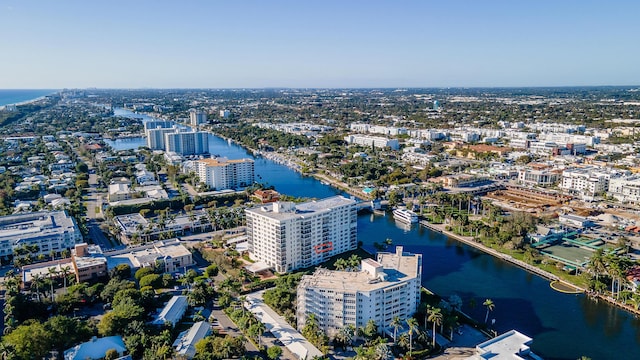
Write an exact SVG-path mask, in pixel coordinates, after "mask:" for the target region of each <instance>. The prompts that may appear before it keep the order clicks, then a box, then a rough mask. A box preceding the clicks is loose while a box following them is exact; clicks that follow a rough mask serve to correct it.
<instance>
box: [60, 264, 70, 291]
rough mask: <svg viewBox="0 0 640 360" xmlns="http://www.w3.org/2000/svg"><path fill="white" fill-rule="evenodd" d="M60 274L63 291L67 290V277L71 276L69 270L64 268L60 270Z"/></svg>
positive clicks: (66, 267)
mask: <svg viewBox="0 0 640 360" xmlns="http://www.w3.org/2000/svg"><path fill="white" fill-rule="evenodd" d="M60 272H61V273H62V279H63V281H64V289H65V290H67V277H68V276H69V274H71V268H70V267H68V266H64V267H62V268H60Z"/></svg>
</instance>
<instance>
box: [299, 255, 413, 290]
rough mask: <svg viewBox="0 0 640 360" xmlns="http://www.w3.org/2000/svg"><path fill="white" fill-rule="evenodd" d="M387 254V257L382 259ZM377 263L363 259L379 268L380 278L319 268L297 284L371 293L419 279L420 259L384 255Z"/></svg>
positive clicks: (361, 273)
mask: <svg viewBox="0 0 640 360" xmlns="http://www.w3.org/2000/svg"><path fill="white" fill-rule="evenodd" d="M386 255H388V256H386ZM378 260H381V261H378V262H376V261H374V260H373V259H364V260H362V261H363V262H367V263H368V264H369V265H371V266H374V267H375V266H379V265H382V267H383V270H382V272H381V275H382V276H379V277H374V276H373V275H372V274H370V273H369V272H367V271H362V270H360V271H356V272H353V271H338V270H328V269H323V268H319V269H317V270H316V271H315V272H314V273H313V274H312V275H305V276H303V278H302V280H301V282H300V284H301V285H304V286H309V287H314V288H315V287H318V288H323V289H336V290H352V291H373V290H376V289H380V288H384V287H387V286H390V285H393V284H396V283H398V282H404V281H408V280H411V279H414V278H416V277H418V276H419V274H418V269H419V268H420V266H421V264H420V262H421V261H422V257H421V256H420V255H416V254H407V253H405V255H404V256H401V257H398V256H397V255H396V254H395V253H389V254H385V256H384V257H383V258H382V259H380V254H379V258H378Z"/></svg>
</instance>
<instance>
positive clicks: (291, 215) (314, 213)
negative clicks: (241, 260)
mask: <svg viewBox="0 0 640 360" xmlns="http://www.w3.org/2000/svg"><path fill="white" fill-rule="evenodd" d="M355 205H356V202H355V200H351V199H347V198H345V197H342V196H334V197H330V198H326V199H323V200H317V201H311V202H306V203H302V204H294V203H292V202H275V203H269V204H263V205H261V206H259V207H255V208H251V209H247V210H245V213H246V217H247V236H248V243H249V255H250V257H251V258H252V259H254V260H256V261H261V262H264V263H266V264H267V265H268V266H271V267H272V268H273V269H275V270H276V271H277V272H279V273H285V272H287V271H291V270H295V269H300V268H305V267H309V266H313V265H317V264H320V263H321V262H323V261H325V260H328V259H329V258H330V257H332V256H334V255H337V254H340V253H343V252H345V251H349V250H353V249H355V248H356V247H357V246H358V241H357V238H356V226H357V212H356V206H355Z"/></svg>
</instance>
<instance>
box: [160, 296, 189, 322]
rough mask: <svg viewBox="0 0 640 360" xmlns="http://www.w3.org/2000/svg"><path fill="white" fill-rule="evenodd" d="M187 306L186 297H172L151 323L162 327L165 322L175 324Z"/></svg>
mask: <svg viewBox="0 0 640 360" xmlns="http://www.w3.org/2000/svg"><path fill="white" fill-rule="evenodd" d="M187 306H189V304H188V302H187V297H186V296H174V297H172V298H171V299H170V300H169V301H168V302H167V304H166V305H165V306H164V308H163V309H162V311H161V312H160V314H159V315H158V316H157V317H156V318H155V319H154V320H153V321H152V324H154V325H164V323H165V322H170V323H172V324H174V325H175V324H177V323H178V322H179V321H180V319H181V318H182V315H184V312H185V310H186V309H187Z"/></svg>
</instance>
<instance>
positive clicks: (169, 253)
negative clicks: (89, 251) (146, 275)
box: [105, 240, 194, 273]
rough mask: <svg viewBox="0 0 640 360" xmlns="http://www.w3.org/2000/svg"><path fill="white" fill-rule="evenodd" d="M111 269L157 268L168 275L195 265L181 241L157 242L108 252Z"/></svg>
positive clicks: (107, 256) (108, 262) (108, 263)
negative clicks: (119, 266)
mask: <svg viewBox="0 0 640 360" xmlns="http://www.w3.org/2000/svg"><path fill="white" fill-rule="evenodd" d="M105 257H106V258H107V265H108V267H109V269H112V268H114V267H116V266H117V265H119V264H127V265H129V266H130V267H131V268H132V269H138V268H141V267H156V268H158V267H159V268H160V269H162V270H164V272H167V273H173V272H177V271H179V270H182V269H184V268H185V267H187V266H191V265H193V264H194V263H193V256H192V255H191V252H190V251H189V249H187V248H186V247H185V246H184V245H182V243H181V242H180V241H179V240H165V241H156V242H154V243H151V244H146V245H141V246H137V247H133V248H126V249H122V250H116V251H111V252H106V253H105Z"/></svg>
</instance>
